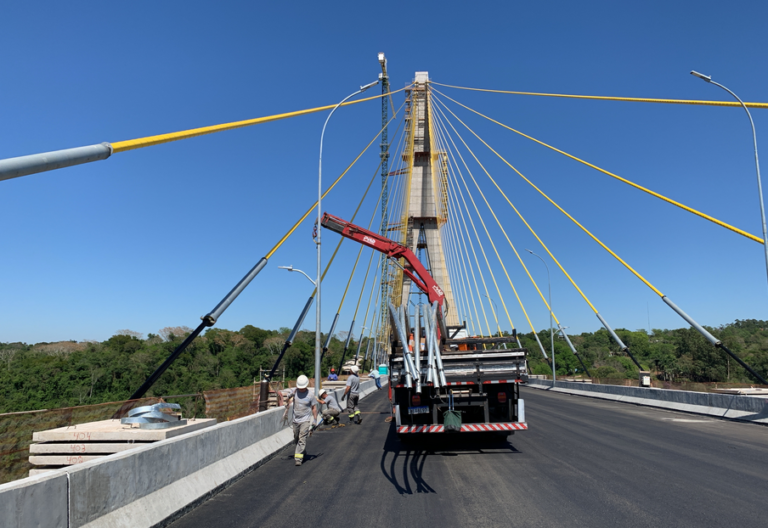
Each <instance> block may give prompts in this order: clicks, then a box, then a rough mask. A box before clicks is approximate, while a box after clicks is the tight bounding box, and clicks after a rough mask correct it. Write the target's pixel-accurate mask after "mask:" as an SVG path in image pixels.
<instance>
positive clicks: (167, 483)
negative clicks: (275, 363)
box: [0, 378, 386, 528]
mask: <svg viewBox="0 0 768 528" xmlns="http://www.w3.org/2000/svg"><path fill="white" fill-rule="evenodd" d="M384 383H386V380H385V378H382V384H384ZM360 388H361V393H360V394H361V398H363V397H365V396H366V395H368V394H370V393H371V392H373V391H375V390H376V386H375V385H374V382H373V380H366V381H363V382H362V383H361V386H360ZM334 392H335V393H336V395H337V398H340V396H341V394H342V393H343V389H336V390H335V391H334ZM282 418H283V409H282V408H276V409H270V410H268V411H265V412H263V413H259V414H253V415H250V416H246V417H243V418H239V419H237V420H232V421H229V422H223V423H220V424H217V425H215V426H213V427H209V428H207V429H202V430H199V431H194V432H191V433H188V434H184V435H181V436H177V437H174V438H169V439H167V440H161V441H159V442H155V443H152V444H145V445H141V446H137V447H136V448H134V449H130V450H127V451H122V452H120V453H115V454H113V455H109V456H106V457H103V458H100V459H98V460H93V461H90V462H85V463H83V464H78V465H76V466H71V467H68V468H64V469H59V470H53V471H50V472H47V473H45V474H40V475H35V476H32V477H29V478H26V479H21V480H17V481H15V482H10V483H8V484H3V485H1V486H0V519H2V526H3V527H9V528H10V527H28V526H40V527H67V528H69V527H80V526H88V527H94V528H95V527H110V528H116V527H126V528H127V527H131V528H133V527H141V526H147V527H148V526H156V525H162V524H165V523H167V522H170V521H171V520H173V519H175V518H177V517H178V516H179V515H182V514H183V513H184V512H186V511H187V510H188V509H190V508H192V507H194V506H195V505H196V504H198V503H200V502H202V501H204V500H206V499H207V498H209V497H210V496H212V495H214V494H215V493H217V492H218V491H220V490H221V489H223V488H225V487H226V486H228V485H229V484H231V483H232V482H234V481H235V480H237V479H239V478H240V477H242V476H243V475H245V474H246V473H248V472H249V471H251V470H253V469H254V468H256V467H258V466H260V465H261V464H263V463H264V462H266V461H267V460H269V459H270V458H271V457H273V456H274V455H275V454H277V452H279V451H280V450H281V449H282V448H284V447H285V446H287V445H289V444H290V443H291V442H292V441H293V433H292V431H291V429H290V427H288V426H287V425H283V423H282Z"/></svg>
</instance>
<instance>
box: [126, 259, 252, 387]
mask: <svg viewBox="0 0 768 528" xmlns="http://www.w3.org/2000/svg"><path fill="white" fill-rule="evenodd" d="M266 265H267V258H266V257H263V258H262V259H261V260H260V261H259V262H257V263H256V265H255V266H254V267H253V268H251V270H250V271H249V272H248V273H247V274H246V275H245V277H243V278H242V279H240V282H238V283H237V284H236V285H235V287H234V288H232V290H231V291H230V292H229V293H228V294H227V295H226V296H225V297H224V298H223V299H222V300H221V302H219V304H217V305H216V308H214V309H213V310H211V311H210V312H209V313H208V314H206V315H204V316H203V317H201V318H200V319H202V320H203V322H202V323H200V325H199V326H198V327H197V328H195V330H194V331H193V332H192V333H191V334H189V335H188V336H187V338H186V339H185V340H184V342H183V343H181V344H180V345H179V346H178V347H177V348H176V350H174V351H173V354H171V355H170V356H168V359H166V360H165V362H164V363H163V364H162V365H160V366H159V367H158V368H157V370H155V372H153V373H152V375H151V376H150V377H149V378H147V381H145V382H144V383H143V384H142V386H141V387H139V388H138V389H136V392H134V393H133V395H132V396H131V398H130V399H132V400H138V399H139V398H141V397H142V396H144V394H146V392H147V391H148V390H149V389H150V387H152V385H154V384H155V382H156V381H157V380H158V379H159V378H160V376H162V375H163V372H165V371H166V370H168V367H170V366H171V365H172V364H173V362H174V361H176V359H177V358H178V357H179V356H180V355H181V353H182V352H184V350H186V348H187V347H188V346H189V345H190V344H191V343H192V341H194V340H195V338H196V337H197V336H198V335H200V332H202V331H203V329H204V328H205V327H207V326H213V325H214V324H216V321H217V320H218V319H219V317H221V314H223V313H224V311H225V310H226V309H227V308H228V307H229V305H230V304H232V302H233V301H234V300H235V299H237V296H238V295H240V293H241V292H242V291H243V290H244V289H245V288H246V287H247V286H248V284H250V282H251V281H252V280H253V279H254V278H255V277H256V275H258V274H259V272H260V271H261V270H262V269H264V266H266Z"/></svg>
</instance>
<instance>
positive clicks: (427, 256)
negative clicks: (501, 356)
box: [392, 72, 460, 325]
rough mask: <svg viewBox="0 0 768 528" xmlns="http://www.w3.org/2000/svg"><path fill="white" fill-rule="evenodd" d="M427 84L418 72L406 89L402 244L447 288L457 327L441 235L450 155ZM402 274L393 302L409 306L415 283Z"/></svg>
mask: <svg viewBox="0 0 768 528" xmlns="http://www.w3.org/2000/svg"><path fill="white" fill-rule="evenodd" d="M428 83H429V73H428V72H416V76H415V79H414V83H413V85H412V86H411V88H409V89H408V90H407V91H406V116H405V119H406V124H407V128H406V137H407V138H408V146H407V148H406V149H405V151H404V152H403V161H405V163H406V166H407V167H408V174H407V178H408V180H407V182H406V184H405V185H406V189H405V193H404V200H405V202H404V204H403V213H402V217H401V218H399V219H397V220H398V227H399V229H398V230H399V231H400V242H401V243H402V244H404V245H406V246H408V248H410V249H411V251H413V252H414V253H415V254H416V255H419V256H420V257H421V260H422V262H423V263H424V265H425V266H426V268H427V269H428V270H429V271H430V273H431V274H432V277H433V278H434V279H435V281H436V282H437V283H438V284H439V285H440V287H441V288H442V289H443V292H444V293H445V300H446V302H447V317H446V322H447V324H448V325H458V324H460V321H459V318H458V315H457V310H456V304H455V303H454V298H453V290H452V289H451V282H450V279H449V277H448V268H447V266H446V260H445V254H444V252H443V244H442V237H441V229H442V228H443V226H445V223H446V222H447V220H448V203H447V199H448V195H447V194H446V193H447V164H446V154H445V152H438V150H437V145H436V142H435V141H434V137H433V135H432V130H433V128H432V122H431V115H430V112H431V101H430V95H429V90H428ZM393 220H394V219H393ZM398 276H399V278H398V280H397V281H396V282H395V287H394V291H393V296H392V298H393V300H394V302H395V304H399V305H407V304H408V302H409V300H411V299H410V295H411V281H410V280H409V279H407V278H406V279H405V280H403V274H402V272H401V273H399V274H398ZM414 301H415V299H414Z"/></svg>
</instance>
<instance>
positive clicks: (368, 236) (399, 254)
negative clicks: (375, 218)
mask: <svg viewBox="0 0 768 528" xmlns="http://www.w3.org/2000/svg"><path fill="white" fill-rule="evenodd" d="M322 225H323V227H325V228H326V229H330V230H331V231H336V232H337V233H339V234H340V235H341V236H344V237H347V238H349V239H352V240H354V241H356V242H360V243H361V244H363V245H365V246H368V247H370V248H373V249H375V250H376V251H380V252H382V253H384V254H385V255H386V256H387V257H389V258H392V259H399V258H403V259H405V266H403V267H402V268H403V273H405V275H406V276H407V277H408V278H409V279H411V280H412V281H413V283H414V284H415V285H416V286H418V287H419V289H420V290H421V291H423V292H424V293H426V294H427V297H428V298H429V303H430V304H432V303H433V302H435V301H437V302H438V304H439V305H440V307H441V308H442V307H443V299H445V293H443V290H442V288H440V286H438V284H437V283H436V282H435V279H433V278H432V276H431V275H430V274H429V273H428V272H427V270H426V269H425V268H424V266H423V265H422V263H421V262H420V261H419V259H418V258H417V257H416V255H414V254H413V251H411V250H410V249H408V248H407V247H405V246H404V245H402V244H398V243H397V242H395V241H393V240H390V239H388V238H387V237H384V236H381V235H379V234H378V233H374V232H373V231H368V230H367V229H363V228H362V227H360V226H356V225H355V224H352V223H350V222H347V221H346V220H342V219H341V218H339V217H338V216H333V215H330V214H328V213H325V214H323V219H322ZM398 265H399V263H398Z"/></svg>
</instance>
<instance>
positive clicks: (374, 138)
mask: <svg viewBox="0 0 768 528" xmlns="http://www.w3.org/2000/svg"><path fill="white" fill-rule="evenodd" d="M392 119H394V118H392ZM392 119H390V120H389V121H388V122H387V124H386V125H385V126H384V127H382V128H381V130H379V132H378V134H376V135H375V136H373V139H372V140H371V141H370V143H368V145H366V146H365V148H364V149H363V150H362V151H361V152H360V154H358V155H357V157H356V158H355V159H354V160H353V161H352V163H350V164H349V166H348V167H347V168H346V169H344V172H342V173H341V174H340V175H339V177H338V178H336V179H335V180H334V181H333V183H332V184H331V185H330V187H328V188H327V189H326V190H325V192H324V193H323V194H322V197H323V198H325V197H326V196H328V193H329V192H331V191H332V190H333V188H334V187H336V184H337V183H339V182H340V181H341V179H342V178H343V177H344V176H345V175H346V174H347V173H348V172H349V171H350V169H351V168H352V167H354V166H355V163H357V161H358V160H359V159H360V158H361V157H362V156H363V154H365V152H366V151H367V150H368V149H369V148H370V147H371V145H373V142H374V141H376V139H377V138H378V137H379V136H380V135H381V133H382V132H384V128H386V127H387V126H389V123H391V122H392ZM315 207H317V200H315V203H314V204H312V207H310V208H309V209H308V210H307V212H306V213H304V215H303V216H302V217H301V218H299V220H298V221H297V222H296V223H295V224H293V227H291V229H289V230H288V232H287V233H286V234H285V235H283V238H281V239H280V240H279V241H278V242H277V244H275V247H273V248H272V249H271V250H270V251H269V253H267V254H266V255H265V257H264V258H266V259H269V258H271V257H272V255H274V254H275V251H277V250H278V249H280V246H282V245H283V244H284V243H285V241H286V240H288V237H290V236H291V235H292V234H293V232H294V231H296V229H298V227H299V226H300V225H301V223H302V222H303V221H304V220H306V219H307V217H308V216H309V215H310V214H311V213H312V211H314V210H315ZM326 271H327V268H326ZM324 276H325V273H323V275H322V276H321V277H320V280H322V278H323V277H324Z"/></svg>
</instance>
